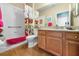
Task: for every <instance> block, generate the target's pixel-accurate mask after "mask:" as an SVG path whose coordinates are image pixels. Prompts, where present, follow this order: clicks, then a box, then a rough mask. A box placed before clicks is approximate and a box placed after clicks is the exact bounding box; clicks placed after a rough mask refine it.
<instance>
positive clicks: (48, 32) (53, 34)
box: [46, 31, 62, 38]
mask: <svg viewBox="0 0 79 59" xmlns="http://www.w3.org/2000/svg"><path fill="white" fill-rule="evenodd" d="M46 35H47V36H53V37H59V38H62V32H54V31H46Z"/></svg>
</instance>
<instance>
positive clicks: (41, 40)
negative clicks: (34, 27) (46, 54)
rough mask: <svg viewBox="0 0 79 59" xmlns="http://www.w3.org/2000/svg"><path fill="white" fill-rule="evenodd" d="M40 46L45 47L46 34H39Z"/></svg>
mask: <svg viewBox="0 0 79 59" xmlns="http://www.w3.org/2000/svg"><path fill="white" fill-rule="evenodd" d="M38 47H40V48H42V49H45V36H42V35H38Z"/></svg>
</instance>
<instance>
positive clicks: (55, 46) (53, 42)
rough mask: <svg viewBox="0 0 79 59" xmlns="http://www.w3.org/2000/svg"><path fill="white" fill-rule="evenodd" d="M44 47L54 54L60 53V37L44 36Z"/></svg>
mask: <svg viewBox="0 0 79 59" xmlns="http://www.w3.org/2000/svg"><path fill="white" fill-rule="evenodd" d="M46 49H47V51H49V52H51V53H52V54H55V55H62V40H61V39H60V38H54V37H46Z"/></svg>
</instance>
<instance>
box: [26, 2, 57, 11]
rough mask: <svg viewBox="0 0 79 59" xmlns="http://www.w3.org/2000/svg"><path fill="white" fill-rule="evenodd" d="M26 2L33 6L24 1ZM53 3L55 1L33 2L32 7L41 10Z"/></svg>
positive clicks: (30, 4)
mask: <svg viewBox="0 0 79 59" xmlns="http://www.w3.org/2000/svg"><path fill="white" fill-rule="evenodd" d="M26 4H27V5H29V6H31V7H33V3H26ZM54 5H55V3H34V9H35V10H38V11H42V10H44V9H46V8H49V7H51V6H54Z"/></svg>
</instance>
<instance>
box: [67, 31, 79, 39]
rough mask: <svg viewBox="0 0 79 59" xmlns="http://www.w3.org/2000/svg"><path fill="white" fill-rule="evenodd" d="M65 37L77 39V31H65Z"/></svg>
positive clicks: (78, 37)
mask: <svg viewBox="0 0 79 59" xmlns="http://www.w3.org/2000/svg"><path fill="white" fill-rule="evenodd" d="M66 39H71V40H79V36H78V33H74V32H67V33H66Z"/></svg>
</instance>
